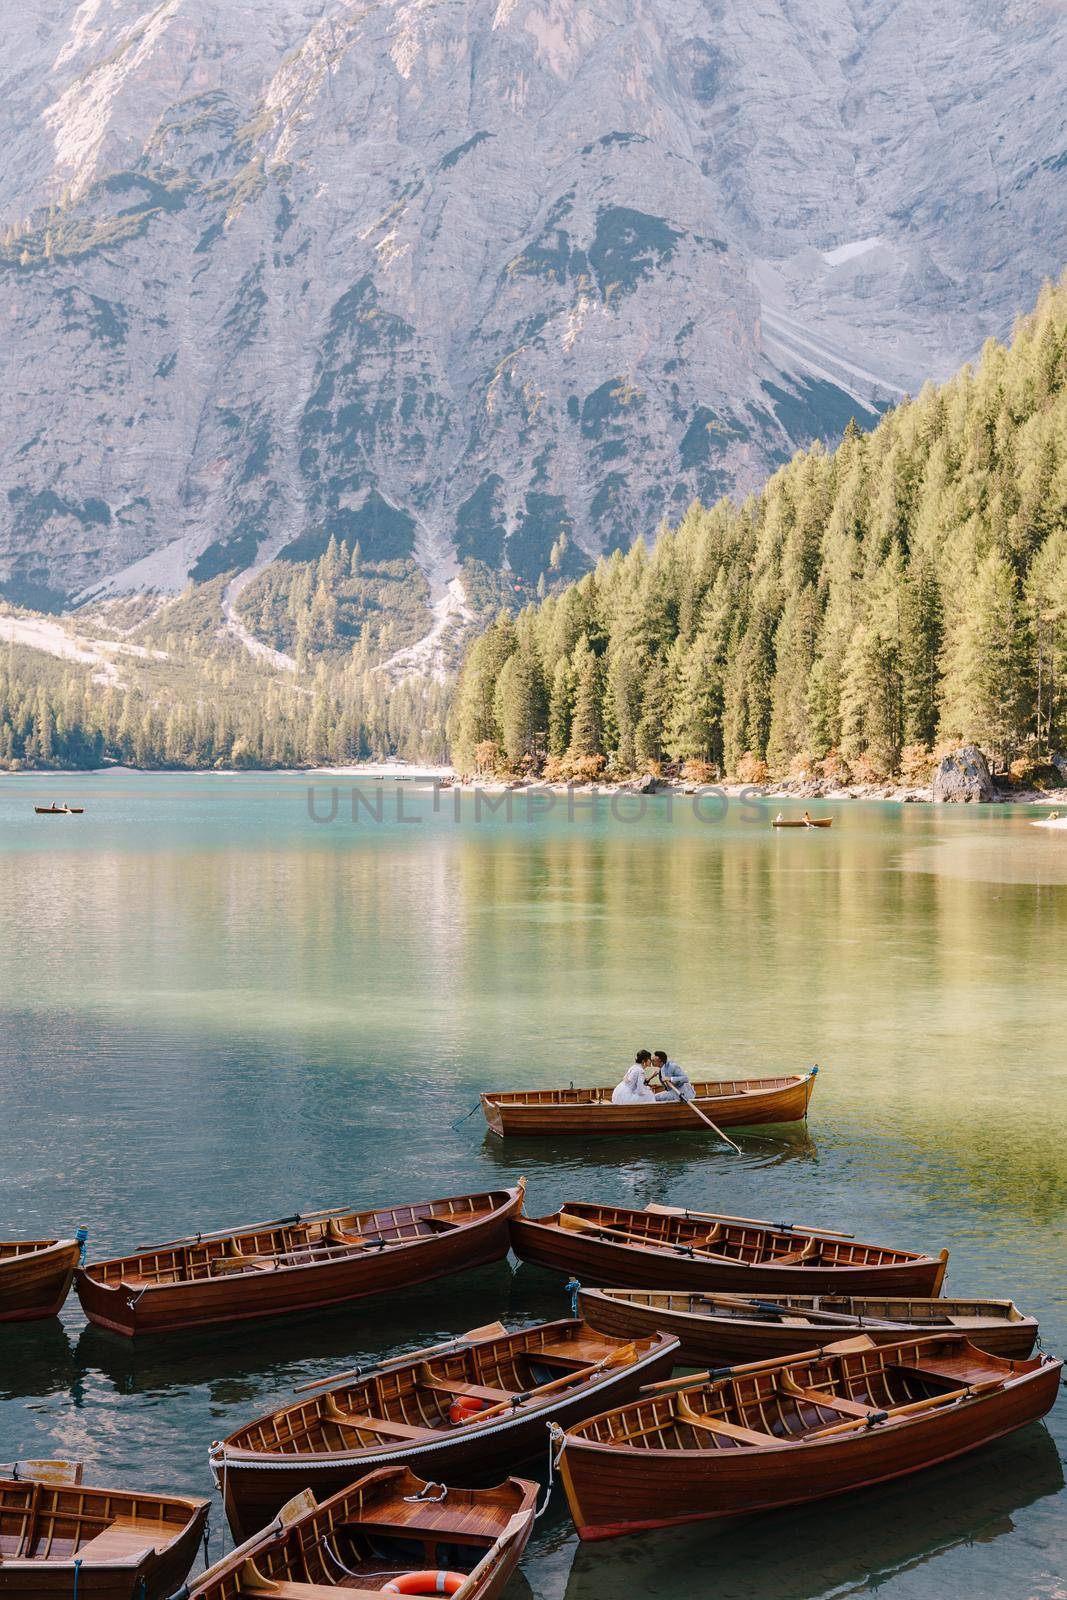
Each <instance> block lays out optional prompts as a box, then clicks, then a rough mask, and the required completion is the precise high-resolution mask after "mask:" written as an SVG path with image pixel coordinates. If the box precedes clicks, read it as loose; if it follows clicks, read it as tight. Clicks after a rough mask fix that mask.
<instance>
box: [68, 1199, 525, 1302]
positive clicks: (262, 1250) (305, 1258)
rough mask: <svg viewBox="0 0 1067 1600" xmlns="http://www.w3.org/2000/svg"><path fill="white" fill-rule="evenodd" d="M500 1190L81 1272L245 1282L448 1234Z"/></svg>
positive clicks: (353, 1214)
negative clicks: (241, 1279) (248, 1278)
mask: <svg viewBox="0 0 1067 1600" xmlns="http://www.w3.org/2000/svg"><path fill="white" fill-rule="evenodd" d="M510 1198H511V1197H510V1196H509V1195H508V1194H507V1193H505V1192H500V1193H495V1194H480V1195H463V1196H461V1197H460V1198H458V1199H453V1200H432V1201H426V1202H425V1203H424V1204H421V1205H420V1204H416V1205H407V1206H391V1207H390V1206H386V1207H382V1209H380V1210H378V1211H337V1212H335V1213H331V1214H329V1215H324V1216H318V1217H312V1218H306V1219H302V1220H296V1221H292V1222H285V1223H275V1224H272V1225H269V1226H267V1227H261V1228H252V1229H246V1230H240V1229H236V1230H235V1231H234V1232H233V1233H227V1234H218V1235H214V1236H202V1237H196V1236H194V1237H193V1238H192V1239H191V1240H190V1241H188V1242H182V1243H180V1244H173V1245H161V1246H159V1247H158V1248H153V1249H148V1250H142V1251H138V1252H137V1253H136V1254H134V1255H129V1256H120V1257H116V1258H114V1259H113V1260H109V1261H98V1262H93V1263H91V1264H90V1265H89V1266H88V1267H87V1268H86V1269H85V1272H86V1275H87V1276H88V1277H90V1278H94V1279H96V1281H97V1282H99V1283H103V1284H109V1285H113V1284H116V1283H124V1284H131V1285H134V1286H137V1285H140V1286H145V1287H147V1286H149V1285H152V1284H179V1283H202V1282H204V1281H205V1280H210V1279H216V1278H230V1277H246V1276H250V1275H255V1274H257V1273H262V1272H276V1271H277V1270H278V1269H279V1268H285V1267H309V1266H319V1265H323V1264H325V1263H327V1262H331V1261H342V1260H352V1259H354V1258H357V1257H358V1258H361V1259H362V1258H364V1257H369V1258H370V1259H373V1258H374V1256H375V1255H376V1254H379V1253H384V1252H387V1251H389V1250H390V1249H395V1248H396V1247H398V1246H404V1245H410V1244H413V1243H416V1242H417V1241H418V1240H420V1239H432V1238H434V1237H436V1236H439V1235H441V1234H446V1233H452V1232H455V1231H456V1230H457V1229H460V1228H463V1227H465V1226H466V1225H468V1224H470V1223H472V1222H478V1221H481V1220H483V1219H484V1218H486V1217H488V1216H490V1215H491V1214H492V1213H493V1212H494V1211H497V1210H500V1209H501V1208H502V1207H504V1206H506V1205H507V1204H508V1203H509V1200H510Z"/></svg>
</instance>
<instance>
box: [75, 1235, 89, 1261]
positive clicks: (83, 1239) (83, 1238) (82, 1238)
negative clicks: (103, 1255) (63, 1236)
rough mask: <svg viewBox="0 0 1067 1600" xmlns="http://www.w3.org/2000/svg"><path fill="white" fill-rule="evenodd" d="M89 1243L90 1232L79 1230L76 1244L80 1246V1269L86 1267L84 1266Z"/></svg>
mask: <svg viewBox="0 0 1067 1600" xmlns="http://www.w3.org/2000/svg"><path fill="white" fill-rule="evenodd" d="M88 1242H89V1230H88V1228H79V1229H78V1230H77V1232H76V1233H75V1235H74V1243H75V1244H76V1245H77V1246H78V1265H79V1266H80V1267H84V1265H85V1256H86V1250H85V1246H86V1244H87V1243H88Z"/></svg>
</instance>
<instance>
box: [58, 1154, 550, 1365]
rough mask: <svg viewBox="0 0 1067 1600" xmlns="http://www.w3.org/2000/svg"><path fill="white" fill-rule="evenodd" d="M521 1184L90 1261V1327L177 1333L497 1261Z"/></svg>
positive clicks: (85, 1300) (200, 1237) (283, 1222)
mask: <svg viewBox="0 0 1067 1600" xmlns="http://www.w3.org/2000/svg"><path fill="white" fill-rule="evenodd" d="M522 1195H523V1184H522V1182H521V1180H520V1182H519V1184H518V1186H517V1187H516V1188H514V1189H501V1190H498V1191H496V1192H495V1193H490V1194H468V1195H460V1196H459V1197H458V1198H454V1199H448V1200H426V1201H421V1202H417V1203H416V1204H413V1205H398V1206H380V1207H379V1208H378V1209H377V1210H375V1211H353V1210H343V1209H338V1210H336V1211H322V1212H315V1213H314V1214H312V1215H310V1216H303V1217H300V1216H296V1217H288V1218H281V1219H279V1220H277V1221H276V1222H269V1223H261V1224H257V1225H250V1226H246V1227H244V1228H237V1229H234V1230H233V1231H230V1232H225V1231H220V1232H218V1233H205V1234H195V1235H193V1236H192V1237H191V1238H189V1239H184V1240H172V1241H171V1242H170V1243H168V1244H162V1245H156V1246H154V1247H152V1248H150V1249H141V1250H138V1251H137V1252H136V1253H135V1254H134V1255H129V1256H120V1257H117V1258H115V1259H113V1260H109V1261H96V1262H91V1263H90V1264H89V1265H88V1266H87V1267H84V1268H82V1269H81V1270H80V1271H79V1272H78V1273H77V1275H76V1277H75V1288H76V1289H77V1293H78V1298H79V1299H80V1300H81V1303H82V1306H83V1308H84V1310H85V1314H86V1316H87V1317H89V1319H90V1321H92V1322H96V1323H99V1324H100V1326H101V1327H104V1328H111V1329H113V1330H114V1331H115V1332H116V1333H124V1334H127V1335H134V1334H142V1333H172V1332H174V1331H175V1330H177V1329H181V1328H201V1327H211V1326H214V1325H216V1324H218V1323H227V1322H239V1321H244V1320H246V1319H248V1318H250V1317H271V1316H283V1315H287V1314H293V1313H296V1312H300V1311H312V1310H315V1309H317V1308H319V1307H325V1306H335V1305H342V1304H344V1303H346V1302H347V1301H350V1300H360V1299H363V1298H365V1297H366V1296H368V1295H374V1294H385V1293H392V1292H395V1291H396V1290H398V1289H402V1288H406V1287H408V1286H409V1285H411V1284H416V1283H426V1282H428V1281H429V1280H430V1279H432V1278H439V1277H443V1276H444V1275H445V1274H447V1273H452V1272H460V1271H463V1270H465V1269H466V1268H468V1267H476V1266H481V1265H483V1264H484V1263H485V1262H488V1261H498V1260H500V1259H501V1258H502V1257H503V1256H505V1255H506V1254H507V1250H508V1231H507V1225H508V1219H509V1218H510V1217H511V1216H512V1215H514V1214H515V1213H516V1212H517V1211H518V1210H519V1209H520V1207H521V1205H522Z"/></svg>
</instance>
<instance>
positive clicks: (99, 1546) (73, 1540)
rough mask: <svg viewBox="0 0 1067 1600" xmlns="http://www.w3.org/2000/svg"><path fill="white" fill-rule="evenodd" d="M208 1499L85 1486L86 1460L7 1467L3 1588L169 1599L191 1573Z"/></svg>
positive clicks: (65, 1597) (25, 1593) (1, 1496)
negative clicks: (82, 1461)
mask: <svg viewBox="0 0 1067 1600" xmlns="http://www.w3.org/2000/svg"><path fill="white" fill-rule="evenodd" d="M207 1513H208V1503H207V1501H206V1500H192V1499H185V1498H184V1497H180V1496H178V1495H161V1494H142V1493H141V1491H140V1490H139V1489H90V1488H83V1487H82V1466H81V1462H80V1461H19V1462H15V1463H12V1464H11V1465H9V1466H4V1467H0V1529H2V1531H3V1540H2V1543H3V1553H2V1555H0V1595H10V1596H12V1600H14V1597H15V1596H21V1597H23V1600H29V1597H30V1596H33V1597H35V1600H71V1597H72V1596H75V1595H76V1596H79V1597H80V1596H82V1595H85V1596H86V1600H89V1597H92V1600H163V1597H164V1596H166V1595H169V1594H172V1593H173V1592H174V1591H175V1590H176V1589H177V1587H178V1585H179V1584H181V1583H182V1582H184V1580H185V1577H186V1575H187V1574H188V1572H189V1569H190V1567H191V1566H192V1564H193V1562H194V1560H195V1559H196V1554H197V1550H198V1548H199V1545H200V1541H201V1539H202V1538H203V1534H204V1526H205V1524H206V1522H207Z"/></svg>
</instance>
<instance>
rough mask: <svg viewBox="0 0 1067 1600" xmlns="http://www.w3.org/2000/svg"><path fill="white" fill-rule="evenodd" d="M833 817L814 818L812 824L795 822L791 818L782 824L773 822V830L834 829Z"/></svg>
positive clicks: (783, 820) (785, 819) (784, 820)
mask: <svg viewBox="0 0 1067 1600" xmlns="http://www.w3.org/2000/svg"><path fill="white" fill-rule="evenodd" d="M833 825H834V819H833V817H812V818H811V820H810V822H800V821H796V822H794V821H793V819H792V818H791V817H787V818H783V819H782V821H781V822H772V823H771V827H772V828H832V827H833Z"/></svg>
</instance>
